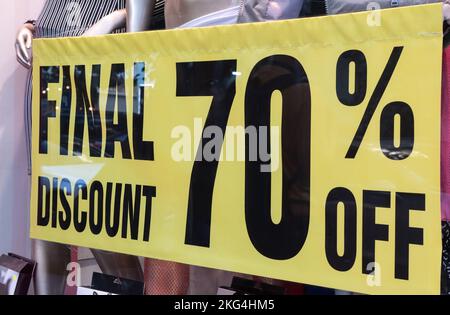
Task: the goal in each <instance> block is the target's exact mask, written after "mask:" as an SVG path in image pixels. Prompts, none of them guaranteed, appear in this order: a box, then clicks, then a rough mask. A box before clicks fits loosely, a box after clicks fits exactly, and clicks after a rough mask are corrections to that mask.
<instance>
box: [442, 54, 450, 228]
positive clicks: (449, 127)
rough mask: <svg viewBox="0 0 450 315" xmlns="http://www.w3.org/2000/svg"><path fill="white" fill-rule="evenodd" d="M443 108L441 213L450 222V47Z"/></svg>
mask: <svg viewBox="0 0 450 315" xmlns="http://www.w3.org/2000/svg"><path fill="white" fill-rule="evenodd" d="M442 66H443V68H442V108H441V120H442V124H441V137H442V138H441V190H442V193H441V211H442V220H444V221H450V71H449V70H450V46H449V47H447V48H445V49H444V54H443V64H442Z"/></svg>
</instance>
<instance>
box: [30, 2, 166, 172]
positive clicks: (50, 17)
mask: <svg viewBox="0 0 450 315" xmlns="http://www.w3.org/2000/svg"><path fill="white" fill-rule="evenodd" d="M123 8H125V0H47V1H46V2H45V4H44V8H43V9H42V12H41V14H40V15H39V17H38V19H37V21H36V26H35V38H56V37H74V36H81V35H82V34H83V33H84V32H85V31H86V30H88V29H89V28H90V27H91V26H92V25H94V24H95V23H97V22H98V21H99V20H100V19H101V18H103V17H104V16H106V15H108V14H110V13H112V12H114V11H116V10H119V9H123ZM153 28H158V29H161V28H164V0H158V1H157V2H156V9H155V13H154V19H153ZM124 31H125V30H124V29H121V30H118V31H117V32H124ZM31 77H32V75H31V71H30V73H29V76H28V80H27V84H26V95H25V128H26V130H25V132H26V133H25V134H26V137H27V139H26V140H27V154H28V173H29V174H31V104H32V101H31V95H32V91H31V87H32V84H31Z"/></svg>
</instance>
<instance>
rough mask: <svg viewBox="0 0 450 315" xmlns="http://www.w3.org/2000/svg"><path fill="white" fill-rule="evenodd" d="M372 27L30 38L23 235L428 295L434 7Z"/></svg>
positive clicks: (435, 129) (435, 213) (311, 24)
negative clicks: (29, 154)
mask: <svg viewBox="0 0 450 315" xmlns="http://www.w3.org/2000/svg"><path fill="white" fill-rule="evenodd" d="M371 14H373V12H369V13H367V12H366V13H358V14H351V15H342V16H330V17H320V18H312V19H304V20H291V21H280V22H271V23H260V24H247V25H235V26H222V27H211V28H202V29H186V30H173V31H160V32H145V33H138V34H124V35H111V36H104V37H96V38H68V39H42V40H37V41H36V42H35V51H34V55H35V57H34V84H33V89H34V97H33V102H34V103H33V163H34V164H33V176H32V201H31V236H32V237H33V238H37V239H42V240H48V241H52V242H60V243H67V244H73V245H79V246H83V247H91V248H96V249H102V250H109V251H114V252H120V253H127V254H132V255H137V256H145V257H152V258H159V259H163V260H170V261H176V262H182V263H187V264H192V265H200V266H206V267H212V268H218V269H224V270H230V271H236V272H241V273H248V274H254V275H259V276H266V277H272V278H277V279H283V280H289V281H294V282H300V283H307V284H314V285H320V286H325V287H332V288H339V289H345V290H350V291H357V292H363V293H373V294H417V293H430V294H437V293H439V287H440V253H441V234H440V233H441V232H440V94H441V93H440V86H441V83H440V82H441V53H442V23H441V20H442V17H441V9H440V6H439V5H427V6H417V7H410V8H402V9H393V10H386V11H382V12H379V13H378V14H380V16H379V19H377V20H378V22H377V23H373V21H372V19H371ZM424 17H426V18H424Z"/></svg>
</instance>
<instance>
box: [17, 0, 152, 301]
mask: <svg viewBox="0 0 450 315" xmlns="http://www.w3.org/2000/svg"><path fill="white" fill-rule="evenodd" d="M124 7H125V3H124V0H77V1H69V0H47V1H46V3H45V5H44V8H43V10H42V12H41V14H40V17H39V18H38V20H37V21H29V22H27V23H25V24H24V25H23V26H22V27H21V28H20V30H19V32H18V35H17V40H16V53H17V60H18V61H19V63H20V64H22V65H23V66H24V67H26V68H30V67H31V64H32V53H31V49H32V39H33V38H35V37H36V38H38V37H65V36H81V35H82V34H83V33H85V32H86V31H87V34H86V35H99V34H106V33H111V32H113V31H115V30H116V29H118V28H121V27H123V26H125V23H124V21H125V14H126V12H125V11H124V10H123V8H124ZM121 9H122V10H121ZM97 22H98V23H97ZM95 23H97V24H95ZM94 24H95V25H94ZM93 25H94V26H93ZM91 26H92V27H91ZM90 27H91V28H90ZM89 28H90V29H89ZM88 29H89V30H88ZM25 105H26V110H25V112H26V115H27V117H26V126H27V132H26V134H27V136H28V137H30V130H31V128H30V126H31V118H30V110H31V74H30V77H29V79H28V82H27V95H26V100H25ZM29 139H30V138H28V143H29V144H30V140H29ZM28 148H30V145H29V146H28ZM29 153H30V152H29ZM30 161H31V160H30ZM32 251H33V258H34V259H35V260H36V261H37V262H38V266H37V269H36V272H35V279H34V287H35V292H36V294H38V295H61V294H64V288H65V284H66V277H67V275H68V271H67V270H66V268H67V265H68V264H69V263H70V258H71V254H70V246H67V245H62V244H56V243H50V242H45V241H38V240H35V241H34V242H33V248H32ZM92 253H93V255H94V257H95V258H96V260H97V263H98V264H99V266H100V269H101V270H102V272H104V273H106V274H109V275H113V276H116V277H121V278H126V279H131V280H137V281H143V278H144V276H143V271H142V268H141V265H140V262H139V259H138V258H137V257H133V256H129V255H121V254H115V253H108V252H104V251H99V250H92Z"/></svg>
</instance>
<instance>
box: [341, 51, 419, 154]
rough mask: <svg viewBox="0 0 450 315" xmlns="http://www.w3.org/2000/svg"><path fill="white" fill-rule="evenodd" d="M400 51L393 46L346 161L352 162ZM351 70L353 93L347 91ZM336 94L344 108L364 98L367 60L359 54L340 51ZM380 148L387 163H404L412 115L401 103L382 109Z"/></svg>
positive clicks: (411, 141) (410, 146)
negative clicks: (397, 129)
mask: <svg viewBox="0 0 450 315" xmlns="http://www.w3.org/2000/svg"><path fill="white" fill-rule="evenodd" d="M402 52H403V47H394V49H393V50H392V53H391V56H390V57H389V60H388V62H387V65H386V67H385V69H384V71H383V73H382V75H381V77H380V79H379V80H378V83H377V85H376V87H375V90H374V92H373V94H372V95H371V97H370V99H369V103H368V105H367V108H366V110H365V112H364V115H363V118H362V120H361V122H360V124H359V127H358V130H357V131H356V134H355V136H354V138H353V141H352V143H351V145H350V148H349V149H348V152H347V155H346V156H345V158H346V159H354V158H355V157H356V154H357V153H358V150H359V148H360V146H361V143H362V141H363V139H364V136H365V134H366V132H367V129H368V127H369V124H370V122H371V120H372V118H373V115H374V114H375V111H376V109H377V107H378V105H379V104H380V101H381V98H382V97H383V95H384V93H385V92H386V89H387V87H388V85H389V82H390V81H391V78H392V76H393V74H394V72H395V68H396V67H397V64H398V61H399V60H400V57H401V55H402ZM352 63H353V64H354V66H355V68H354V71H355V85H354V91H350V65H351V64H352ZM336 73H337V75H336V93H337V96H338V99H339V101H340V102H341V103H342V104H343V105H346V106H358V105H361V104H362V102H363V101H364V100H365V98H366V93H367V60H366V56H365V55H364V53H363V52H361V51H359V50H349V51H346V52H344V53H343V54H342V55H341V56H340V57H339V60H338V63H337V72H336ZM396 116H399V118H400V143H399V145H396V144H395V117H396ZM380 146H381V151H382V152H383V154H384V155H385V156H386V157H387V158H389V159H391V160H404V159H406V158H408V157H409V156H410V155H411V153H412V151H413V148H414V114H413V111H412V109H411V106H409V105H408V104H407V103H405V102H401V101H396V102H391V103H389V104H387V105H386V106H385V107H384V108H383V112H382V113H381V121H380Z"/></svg>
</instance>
